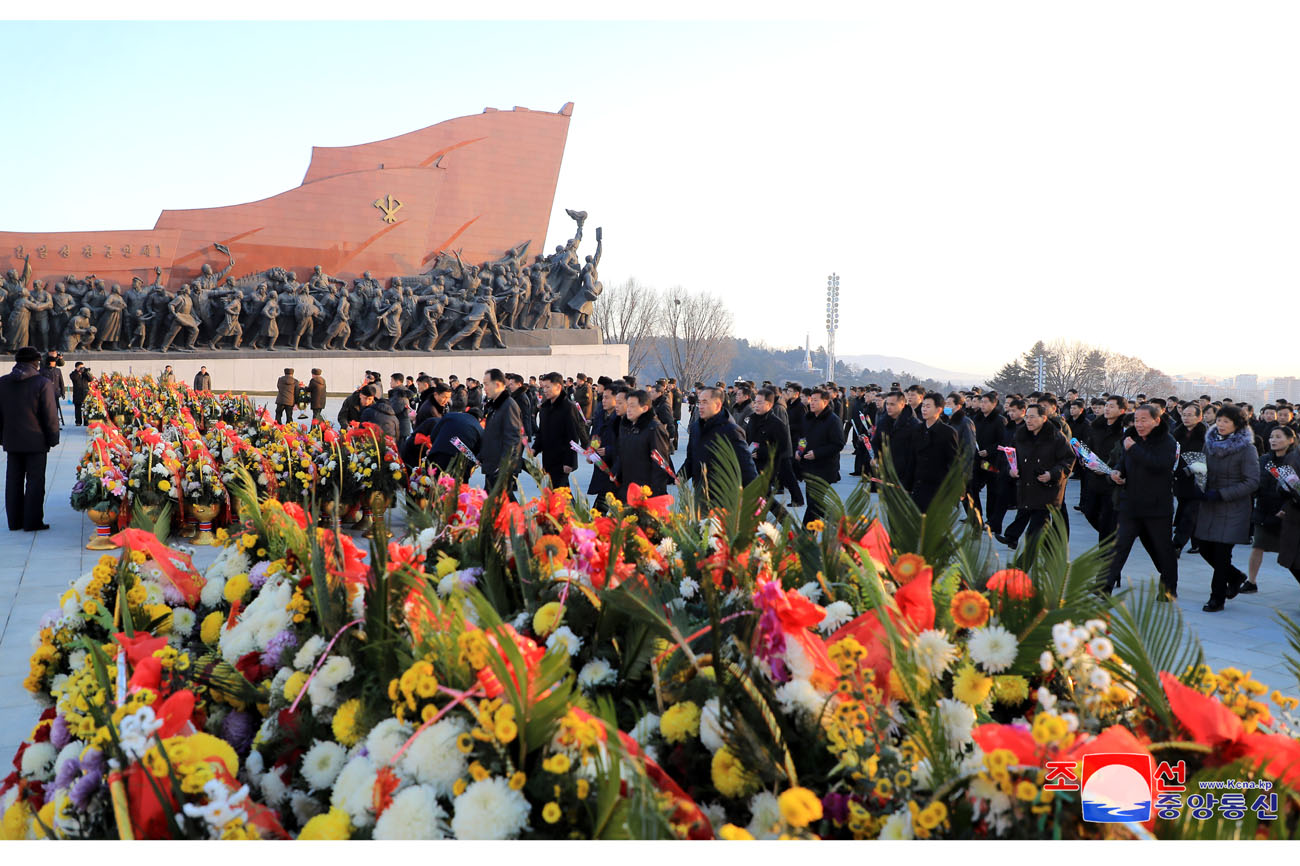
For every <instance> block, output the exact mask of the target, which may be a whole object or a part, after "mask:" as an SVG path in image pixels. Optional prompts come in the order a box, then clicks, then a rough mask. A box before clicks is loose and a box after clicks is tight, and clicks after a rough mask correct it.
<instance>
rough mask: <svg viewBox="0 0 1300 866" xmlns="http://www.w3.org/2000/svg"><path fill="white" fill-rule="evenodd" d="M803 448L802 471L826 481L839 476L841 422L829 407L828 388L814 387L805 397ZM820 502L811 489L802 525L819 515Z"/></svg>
mask: <svg viewBox="0 0 1300 866" xmlns="http://www.w3.org/2000/svg"><path fill="white" fill-rule="evenodd" d="M804 440H805V442H806V443H807V447H805V448H804V450H803V454H802V455H801V457H800V459H801V460H802V462H803V471H804V475H805V476H808V475H814V476H816V477H818V478H820V479H822V480H823V481H825V482H826V483H827V484H834V483H835V482H836V481H839V480H840V452H841V451H843V450H844V424H843V423H842V422H841V421H840V417H839V416H838V415H836V414H835V411H834V410H833V409H832V408H831V395H830V392H828V391H826V390H824V389H818V390H814V391H813V392H812V396H810V397H809V398H808V415H807V416H806V417H805V418H804ZM822 513H823V511H822V502H821V499H819V498H818V497H817V496H814V495H813V494H812V492H811V491H809V493H808V507H807V508H805V509H804V513H803V525H804V526H805V527H807V526H808V525H809V524H810V523H812V522H813V521H814V520H819V519H820V518H821V516H822Z"/></svg>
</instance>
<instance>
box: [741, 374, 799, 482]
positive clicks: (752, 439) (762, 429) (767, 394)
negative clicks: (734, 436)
mask: <svg viewBox="0 0 1300 866" xmlns="http://www.w3.org/2000/svg"><path fill="white" fill-rule="evenodd" d="M753 403H754V411H753V412H752V413H750V415H749V417H748V418H746V419H745V438H746V439H747V440H748V441H749V447H750V450H751V451H752V452H753V454H754V466H755V468H756V469H758V471H760V472H762V471H763V470H764V469H766V468H767V465H768V463H769V462H771V463H773V464H774V465H775V467H776V468H775V470H774V472H773V475H772V482H773V484H772V486H773V487H774V488H775V487H777V486H778V485H779V486H782V487H785V488H786V489H788V490H789V491H790V504H791V505H793V506H795V507H802V506H803V505H804V498H803V491H802V490H800V489H799V481H798V479H796V478H795V477H794V471H793V470H792V469H791V462H790V456H791V454H792V453H793V451H792V447H791V442H790V428H789V427H788V426H786V420H785V417H784V416H783V414H782V413H781V412H780V411H778V409H779V408H780V405H781V404H780V400H779V399H778V398H777V394H776V392H775V391H773V390H772V389H771V388H760V389H758V392H757V393H756V394H754V400H753Z"/></svg>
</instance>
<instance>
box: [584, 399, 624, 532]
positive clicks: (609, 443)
mask: <svg viewBox="0 0 1300 866" xmlns="http://www.w3.org/2000/svg"><path fill="white" fill-rule="evenodd" d="M601 378H604V377H603V376H602V377H601ZM626 411H627V388H626V387H625V386H624V385H623V384H622V383H619V385H618V386H615V385H614V383H613V382H611V381H610V380H608V379H606V380H605V381H604V382H602V383H600V406H598V407H597V408H596V409H595V410H593V411H592V427H591V441H590V443H589V444H590V446H591V447H592V448H593V449H594V450H595V452H596V455H597V456H599V457H600V459H601V460H604V461H605V465H606V466H608V467H609V468H610V470H611V471H617V470H616V469H615V464H616V463H617V462H618V454H619V445H618V442H619V435H620V433H621V432H622V426H623V417H624V413H625V412H626ZM606 493H613V494H614V495H616V496H617V495H618V490H617V488H616V487H615V482H614V481H611V480H610V477H609V475H608V474H607V473H605V472H603V471H601V470H600V469H599V468H598V467H596V465H595V464H594V463H593V464H592V469H591V481H590V482H589V483H588V484H587V495H588V496H591V497H592V498H593V499H594V501H595V504H596V509H597V510H598V511H600V512H602V513H603V512H604V511H605V510H606V505H605V494H606Z"/></svg>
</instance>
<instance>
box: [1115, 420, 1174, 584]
mask: <svg viewBox="0 0 1300 866" xmlns="http://www.w3.org/2000/svg"><path fill="white" fill-rule="evenodd" d="M1120 447H1121V456H1120V459H1119V460H1118V461H1116V462H1115V463H1112V464H1111V466H1112V467H1114V468H1112V470H1111V473H1110V480H1111V481H1113V482H1114V483H1115V484H1116V485H1118V486H1119V507H1118V517H1119V520H1118V526H1117V528H1116V531H1115V547H1114V550H1113V551H1112V552H1111V558H1110V569H1109V572H1108V574H1107V576H1106V582H1105V590H1106V592H1107V593H1111V592H1114V591H1115V587H1116V586H1117V585H1118V584H1119V580H1120V572H1121V571H1122V570H1123V568H1124V563H1126V562H1127V561H1128V555H1129V552H1130V551H1131V550H1132V549H1133V542H1134V541H1138V540H1141V542H1142V546H1143V547H1144V548H1146V551H1147V553H1148V554H1149V555H1150V556H1151V561H1152V562H1154V563H1155V564H1156V568H1157V569H1159V571H1160V584H1161V587H1162V593H1161V598H1162V599H1163V600H1164V601H1176V600H1177V599H1178V559H1177V557H1175V556H1174V546H1173V542H1172V541H1171V539H1170V536H1171V530H1172V524H1173V517H1174V497H1173V474H1174V455H1175V453H1176V452H1177V450H1178V445H1177V443H1175V442H1174V438H1173V436H1171V435H1170V434H1169V424H1168V423H1167V422H1166V421H1165V419H1164V417H1163V415H1162V413H1161V412H1160V410H1159V408H1158V407H1156V406H1153V405H1151V404H1144V405H1142V406H1139V407H1138V409H1137V412H1135V413H1134V415H1133V426H1132V427H1130V428H1129V429H1128V430H1127V431H1125V433H1124V438H1123V440H1122V441H1121V443H1120Z"/></svg>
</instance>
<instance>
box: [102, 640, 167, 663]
mask: <svg viewBox="0 0 1300 866" xmlns="http://www.w3.org/2000/svg"><path fill="white" fill-rule="evenodd" d="M113 639H114V640H116V641H117V642H118V644H120V645H121V647H122V649H123V650H125V651H126V660H127V661H129V662H130V663H131V664H132V666H134V665H138V664H140V662H141V661H143V660H144V659H147V658H149V657H150V656H152V655H153V654H154V653H155V652H157V651H158V650H160V649H162V648H163V647H165V646H167V638H165V637H154V636H153V635H151V634H149V633H148V632H141V633H140V634H137V635H136V636H135V637H127V636H126V635H125V634H122V633H121V632H118V633H117V634H115V635H113Z"/></svg>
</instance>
